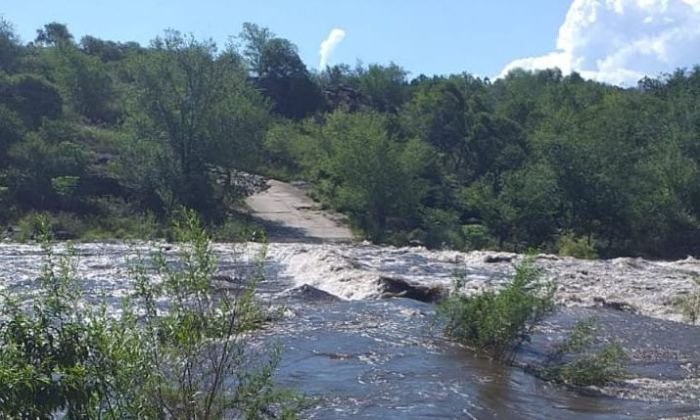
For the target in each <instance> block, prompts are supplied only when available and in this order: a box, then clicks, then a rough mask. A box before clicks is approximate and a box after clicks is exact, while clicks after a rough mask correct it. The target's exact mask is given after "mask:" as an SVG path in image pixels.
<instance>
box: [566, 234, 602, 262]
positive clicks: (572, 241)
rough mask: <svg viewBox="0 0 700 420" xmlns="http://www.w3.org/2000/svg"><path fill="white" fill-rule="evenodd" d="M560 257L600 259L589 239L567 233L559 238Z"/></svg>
mask: <svg viewBox="0 0 700 420" xmlns="http://www.w3.org/2000/svg"><path fill="white" fill-rule="evenodd" d="M556 248H557V251H558V253H559V255H563V256H566V257H574V258H580V259H584V260H594V259H596V258H598V252H596V249H595V246H593V243H592V242H591V241H589V240H588V239H586V238H584V237H582V236H576V235H575V234H574V233H573V232H566V233H563V234H562V235H561V236H559V239H558V240H557V243H556Z"/></svg>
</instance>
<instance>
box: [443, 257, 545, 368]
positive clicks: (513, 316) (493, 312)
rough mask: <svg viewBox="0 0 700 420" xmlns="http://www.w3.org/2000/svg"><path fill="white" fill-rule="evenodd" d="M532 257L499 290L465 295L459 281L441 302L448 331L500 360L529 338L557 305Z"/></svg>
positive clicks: (517, 266) (508, 356)
mask: <svg viewBox="0 0 700 420" xmlns="http://www.w3.org/2000/svg"><path fill="white" fill-rule="evenodd" d="M541 274H542V273H541V270H540V269H539V268H537V267H536V266H535V263H534V260H533V258H531V257H527V258H525V259H524V260H523V261H522V262H520V263H519V264H517V265H516V267H515V276H514V277H513V280H512V281H511V282H510V283H509V284H507V285H506V286H505V287H504V288H503V289H501V290H499V291H495V292H492V291H488V292H484V293H482V294H480V295H475V296H464V295H463V294H461V293H460V292H459V289H460V288H461V281H457V282H456V284H455V289H454V290H453V292H452V293H451V294H450V295H449V296H448V298H447V299H445V300H444V301H443V302H441V303H440V304H439V306H438V316H439V318H441V319H443V320H444V321H445V327H444V332H445V334H446V335H447V336H448V337H450V338H452V339H454V340H456V341H458V342H460V343H463V344H465V345H467V346H470V347H473V348H475V349H477V350H479V351H482V352H484V353H487V354H489V355H491V356H492V357H495V358H497V359H501V360H508V359H510V358H511V357H512V355H513V351H514V350H515V349H516V348H517V347H518V345H519V344H520V343H522V341H523V340H525V339H527V337H528V335H529V333H530V332H531V331H532V328H533V327H534V326H535V325H537V323H538V322H539V321H540V320H541V319H542V318H543V317H544V316H545V315H546V314H548V313H549V312H550V311H552V309H553V308H554V300H553V294H554V287H553V285H552V283H549V282H543V281H542V280H541Z"/></svg>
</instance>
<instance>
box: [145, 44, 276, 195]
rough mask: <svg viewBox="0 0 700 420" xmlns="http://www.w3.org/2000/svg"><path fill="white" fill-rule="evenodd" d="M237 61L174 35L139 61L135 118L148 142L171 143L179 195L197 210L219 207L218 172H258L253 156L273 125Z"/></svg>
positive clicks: (173, 184) (175, 187) (173, 185)
mask: <svg viewBox="0 0 700 420" xmlns="http://www.w3.org/2000/svg"><path fill="white" fill-rule="evenodd" d="M232 54H233V53H232V52H231V51H228V52H226V53H224V54H222V55H217V50H216V45H215V44H214V43H213V42H212V41H197V40H195V39H194V38H193V37H191V36H183V35H181V34H180V33H178V32H173V31H170V32H167V33H166V34H165V36H164V37H163V38H158V39H156V40H155V41H154V42H153V43H152V46H151V49H150V51H149V52H148V53H147V54H143V55H137V56H134V57H132V73H133V77H134V78H135V80H136V84H137V86H138V98H137V99H138V103H139V108H138V109H137V110H134V111H132V112H133V113H134V115H133V117H132V118H135V119H136V120H137V121H142V122H143V124H140V126H141V129H140V131H141V133H139V135H140V136H144V137H147V138H151V139H154V140H164V141H165V144H166V145H167V147H168V149H169V150H170V153H171V154H172V157H173V160H174V162H175V165H173V166H174V168H173V169H174V172H175V174H177V175H176V178H175V179H172V180H170V185H171V188H172V191H173V193H174V194H175V197H176V198H177V199H178V200H179V201H180V202H181V203H182V204H185V205H187V206H189V207H191V208H196V209H202V208H213V207H212V205H213V204H214V203H212V202H211V200H212V198H213V196H212V194H213V190H212V184H211V182H210V179H209V170H210V169H211V166H212V165H221V166H224V167H225V168H231V167H232V166H233V165H236V164H240V165H242V166H246V165H251V164H250V162H253V161H254V156H246V153H247V152H250V153H251V154H254V153H256V152H253V150H256V149H257V145H258V144H259V143H260V142H261V141H262V132H263V131H264V129H265V126H266V116H265V114H266V105H265V103H264V101H263V100H262V99H261V98H260V97H259V95H258V94H257V93H256V92H255V91H254V90H253V89H252V88H251V86H250V85H249V84H248V82H247V81H246V78H245V74H244V72H243V71H242V69H241V68H240V66H239V64H240V60H239V59H238V58H237V57H236V56H235V54H234V55H232ZM141 113H142V115H143V116H144V117H145V119H143V120H142V119H140V118H141V117H140V115H141ZM251 166H252V165H251ZM248 167H250V166H248Z"/></svg>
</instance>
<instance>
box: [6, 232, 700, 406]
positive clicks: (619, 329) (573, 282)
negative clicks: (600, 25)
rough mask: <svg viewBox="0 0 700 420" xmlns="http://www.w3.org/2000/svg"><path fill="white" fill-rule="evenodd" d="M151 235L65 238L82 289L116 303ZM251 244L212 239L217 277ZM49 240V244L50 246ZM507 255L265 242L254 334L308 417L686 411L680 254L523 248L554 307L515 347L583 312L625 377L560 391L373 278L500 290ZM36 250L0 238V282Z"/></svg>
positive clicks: (34, 270)
mask: <svg viewBox="0 0 700 420" xmlns="http://www.w3.org/2000/svg"><path fill="white" fill-rule="evenodd" d="M161 247H165V248H166V249H167V254H168V255H169V257H170V258H174V257H175V255H176V249H175V248H173V247H172V246H170V245H167V244H163V243H160V244H158V243H156V244H146V243H131V244H124V243H111V244H109V243H94V244H78V245H76V246H75V255H76V262H77V269H78V274H79V275H78V278H79V282H80V284H81V285H82V287H83V291H84V295H85V300H86V301H87V302H95V301H97V300H98V298H97V297H98V296H102V295H104V296H106V297H107V298H108V300H109V303H110V304H111V305H113V310H114V311H115V312H117V311H118V304H119V302H120V300H121V298H122V297H124V296H126V295H128V294H129V293H130V291H131V289H130V288H131V280H130V278H129V274H128V261H129V260H130V259H133V258H134V257H136V256H138V255H142V256H148V255H149V253H150V252H151V251H153V250H154V249H156V248H161ZM260 247H261V245H259V244H214V245H213V250H214V252H215V254H216V255H217V259H218V262H219V272H220V274H221V275H222V276H228V277H230V278H238V277H241V276H244V275H245V274H244V271H245V270H246V269H247V268H250V266H251V264H252V262H253V261H254V259H255V258H256V255H259V253H260ZM62 248H63V246H62V245H59V249H62ZM519 258H520V256H517V255H513V254H505V253H492V252H471V253H461V252H456V251H430V250H426V249H423V248H394V247H380V246H374V245H369V244H352V243H347V244H337V243H336V244H332V243H326V244H310V243H272V244H269V245H268V246H267V253H266V258H265V268H266V274H267V277H266V280H265V281H263V282H262V283H261V284H260V285H259V291H258V294H259V297H260V298H261V299H263V300H265V301H268V302H271V304H272V305H275V306H278V305H283V306H285V307H286V308H287V309H286V311H285V316H284V317H283V318H282V319H281V320H280V321H278V322H277V323H276V324H275V325H274V326H273V327H272V328H270V329H268V330H267V331H265V332H264V334H263V336H262V338H261V339H262V340H263V342H265V343H268V344H269V345H273V344H279V345H281V347H282V349H283V352H282V362H281V365H280V368H279V371H278V373H277V376H276V380H277V382H278V383H279V384H281V385H283V386H289V387H292V388H295V389H297V390H299V391H301V392H302V393H304V394H306V395H308V396H310V397H315V398H316V400H315V401H316V403H315V404H314V407H312V408H311V409H310V410H309V411H307V412H305V413H304V417H309V418H327V419H336V418H479V419H488V418H553V419H563V418H682V417H687V416H692V415H700V397H699V396H700V372H699V370H700V368H699V366H700V346H698V344H700V327H697V326H691V325H688V324H687V323H683V322H680V321H682V317H681V315H680V313H679V310H678V307H677V305H676V304H675V302H676V301H677V300H678V299H679V298H681V297H682V296H686V295H687V294H688V293H691V291H692V290H693V287H694V286H693V282H692V281H691V279H692V278H693V277H694V276H696V275H699V274H700V262H698V261H696V260H694V259H686V260H681V261H675V262H654V261H647V260H642V259H629V258H623V259H616V260H609V261H581V260H575V259H572V258H560V257H556V256H550V255H541V256H538V257H537V263H538V265H540V266H541V267H542V268H543V269H544V271H545V277H546V278H548V279H551V280H554V281H556V282H557V292H556V299H557V301H558V303H559V309H558V310H557V311H556V312H555V314H553V315H552V316H551V317H549V318H548V319H547V320H546V321H545V323H544V324H543V325H542V327H541V328H540V329H539V330H538V331H537V332H536V333H535V334H534V336H533V338H532V340H531V341H530V342H529V343H526V345H525V346H524V347H523V348H522V349H521V350H520V351H519V352H518V354H517V357H516V364H518V365H537V363H540V362H541V361H542V360H543V357H544V355H545V354H546V353H547V351H548V350H550V349H551V348H552V347H553V346H554V345H556V343H557V342H561V340H563V337H565V335H566V332H567V331H568V330H569V329H570V328H571V326H572V325H573V324H574V323H575V322H576V321H577V320H579V319H584V318H588V317H590V316H595V317H596V318H597V319H598V320H599V324H600V331H599V334H600V337H601V339H602V340H608V339H616V340H619V341H621V342H622V344H623V345H624V347H625V350H626V351H627V353H628V354H629V355H630V360H629V361H628V369H629V371H630V373H631V374H632V376H631V377H630V378H629V379H626V380H624V381H623V382H621V383H619V384H615V385H611V386H606V387H602V388H588V389H585V390H583V391H582V390H574V389H569V388H567V387H564V386H561V385H554V384H550V383H547V382H544V381H542V380H540V379H537V378H536V377H534V376H533V375H530V374H529V373H526V371H525V370H523V369H521V368H519V367H511V366H502V365H500V364H498V363H495V362H492V361H490V360H488V359H486V358H483V357H479V356H477V355H474V354H472V353H471V352H470V351H468V350H467V349H465V348H463V347H461V346H459V345H456V344H454V343H451V342H449V341H447V340H445V339H444V338H443V336H442V335H441V332H440V329H439V326H437V325H436V323H435V317H434V309H435V306H434V304H432V303H430V302H422V301H418V300H416V299H408V298H403V297H392V296H397V295H401V293H400V291H399V292H397V291H396V290H389V291H387V284H388V283H387V281H388V279H389V280H393V281H394V283H391V284H396V282H398V283H399V284H407V285H411V287H419V286H420V287H424V288H426V289H429V288H437V289H445V288H448V287H450V284H451V282H452V280H453V279H454V277H455V272H456V271H458V272H462V273H463V275H464V276H465V279H466V281H465V286H464V289H463V290H462V292H463V293H478V292H480V291H482V290H487V289H491V288H498V287H500V286H501V285H502V284H503V283H504V282H505V281H507V279H508V277H509V275H510V274H511V273H512V270H513V267H512V264H513V262H514V261H516V260H517V259H519ZM40 268H41V249H40V247H38V246H36V245H26V244H14V243H5V244H2V245H0V285H1V287H3V288H6V289H12V290H14V291H17V292H21V293H25V294H26V295H27V297H28V298H29V297H30V296H31V294H32V292H33V291H34V290H35V289H36V286H37V284H36V281H37V280H36V279H37V275H38V273H39V270H40Z"/></svg>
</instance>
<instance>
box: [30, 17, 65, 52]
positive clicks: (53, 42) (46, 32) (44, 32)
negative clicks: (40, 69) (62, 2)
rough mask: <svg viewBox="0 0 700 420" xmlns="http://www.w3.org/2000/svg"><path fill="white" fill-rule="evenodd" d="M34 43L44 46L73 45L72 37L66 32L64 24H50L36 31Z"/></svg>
mask: <svg viewBox="0 0 700 420" xmlns="http://www.w3.org/2000/svg"><path fill="white" fill-rule="evenodd" d="M34 42H36V43H37V44H40V45H44V46H57V45H60V44H71V43H73V35H72V34H71V33H70V31H68V27H67V26H66V25H65V24H63V23H58V22H51V23H47V24H46V25H44V27H43V28H41V29H37V30H36V39H35V40H34Z"/></svg>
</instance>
